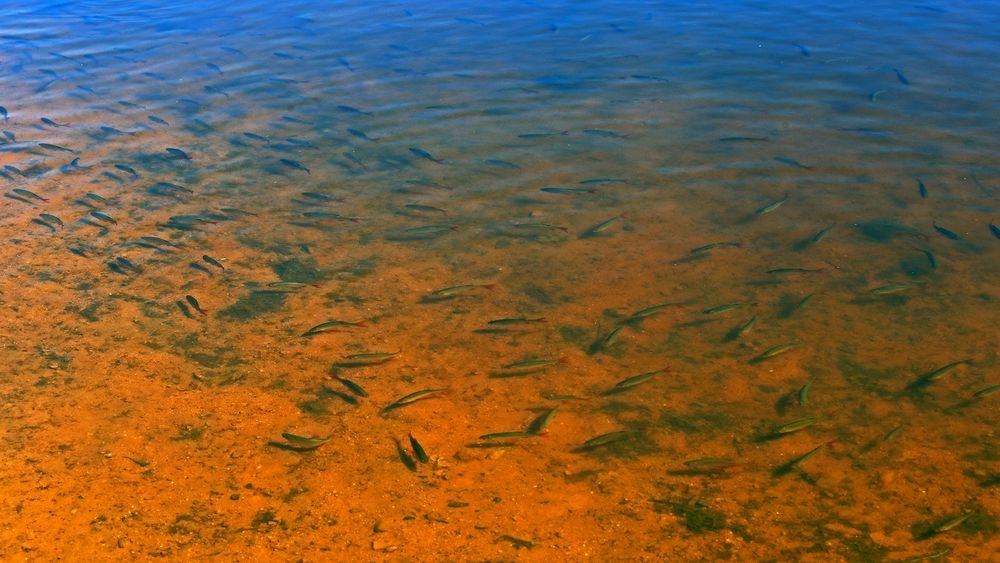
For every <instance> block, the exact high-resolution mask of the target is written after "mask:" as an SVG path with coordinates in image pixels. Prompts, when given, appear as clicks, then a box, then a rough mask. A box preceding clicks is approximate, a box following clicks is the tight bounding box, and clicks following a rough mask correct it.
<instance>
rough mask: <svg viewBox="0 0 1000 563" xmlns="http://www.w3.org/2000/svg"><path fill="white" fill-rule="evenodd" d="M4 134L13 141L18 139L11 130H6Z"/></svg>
mask: <svg viewBox="0 0 1000 563" xmlns="http://www.w3.org/2000/svg"><path fill="white" fill-rule="evenodd" d="M3 136H4V137H7V139H8V140H9V141H10V142H12V143H13V142H14V141H16V140H17V136H16V135H14V134H13V133H11V132H10V131H4V132H3Z"/></svg>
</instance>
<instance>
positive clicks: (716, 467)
mask: <svg viewBox="0 0 1000 563" xmlns="http://www.w3.org/2000/svg"><path fill="white" fill-rule="evenodd" d="M737 465H738V463H736V462H735V461H733V460H731V459H728V458H724V457H703V458H698V459H690V460H688V461H685V462H684V466H685V467H687V468H688V470H689V471H697V472H702V473H717V472H721V471H725V470H726V469H730V468H732V467H735V466H737Z"/></svg>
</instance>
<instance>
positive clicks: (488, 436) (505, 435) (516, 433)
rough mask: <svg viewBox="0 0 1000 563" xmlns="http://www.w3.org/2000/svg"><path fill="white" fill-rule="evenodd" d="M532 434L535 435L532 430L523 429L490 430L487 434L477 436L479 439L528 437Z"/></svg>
mask: <svg viewBox="0 0 1000 563" xmlns="http://www.w3.org/2000/svg"><path fill="white" fill-rule="evenodd" d="M532 436H537V434H535V433H534V432H525V431H523V430H520V431H518V430H515V431H513V432H491V433H489V434H483V435H482V436H480V437H479V439H480V440H502V439H504V438H530V437H532Z"/></svg>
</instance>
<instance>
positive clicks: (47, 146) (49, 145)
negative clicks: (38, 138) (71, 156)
mask: <svg viewBox="0 0 1000 563" xmlns="http://www.w3.org/2000/svg"><path fill="white" fill-rule="evenodd" d="M38 146H39V147H41V148H43V149H47V150H50V151H61V152H76V151H74V150H73V149H67V148H66V147H63V146H59V145H53V144H52V143H38Z"/></svg>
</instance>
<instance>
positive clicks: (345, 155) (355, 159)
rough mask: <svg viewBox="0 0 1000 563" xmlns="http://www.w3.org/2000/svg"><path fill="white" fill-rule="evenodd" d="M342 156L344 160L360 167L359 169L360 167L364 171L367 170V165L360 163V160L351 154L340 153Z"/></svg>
mask: <svg viewBox="0 0 1000 563" xmlns="http://www.w3.org/2000/svg"><path fill="white" fill-rule="evenodd" d="M342 154H343V156H344V158H346V159H347V160H350V161H351V162H353V163H354V164H357V165H358V166H360V167H362V168H364V169H366V170H367V169H368V165H366V164H365V163H364V162H361V159H360V158H358V157H356V156H354V155H353V154H351V153H349V152H345V153H342Z"/></svg>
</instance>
